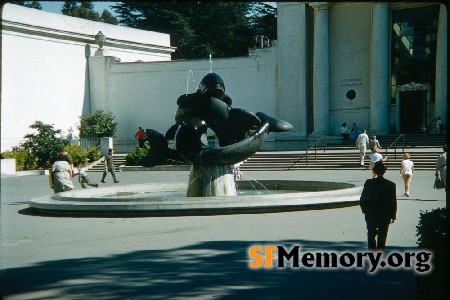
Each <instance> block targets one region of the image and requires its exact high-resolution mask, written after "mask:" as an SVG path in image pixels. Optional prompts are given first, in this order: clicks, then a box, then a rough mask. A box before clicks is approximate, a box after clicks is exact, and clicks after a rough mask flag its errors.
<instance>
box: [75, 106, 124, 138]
mask: <svg viewBox="0 0 450 300" xmlns="http://www.w3.org/2000/svg"><path fill="white" fill-rule="evenodd" d="M117 124H118V123H117V122H116V121H115V117H114V116H113V114H112V112H105V111H103V110H102V109H96V110H95V112H94V114H88V115H84V116H81V117H80V126H78V127H77V128H78V130H79V131H80V138H91V139H96V138H102V137H114V136H115V134H116V131H117Z"/></svg>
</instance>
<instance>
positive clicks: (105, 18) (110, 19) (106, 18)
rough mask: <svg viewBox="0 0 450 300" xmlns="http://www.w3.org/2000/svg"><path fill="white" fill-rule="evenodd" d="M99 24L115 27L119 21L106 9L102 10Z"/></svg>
mask: <svg viewBox="0 0 450 300" xmlns="http://www.w3.org/2000/svg"><path fill="white" fill-rule="evenodd" d="M99 21H100V22H103V23H108V24H113V25H117V24H118V23H119V21H118V20H117V18H116V17H115V16H113V15H112V14H111V12H110V11H109V10H107V9H104V10H103V12H102V15H101V16H100V20H99Z"/></svg>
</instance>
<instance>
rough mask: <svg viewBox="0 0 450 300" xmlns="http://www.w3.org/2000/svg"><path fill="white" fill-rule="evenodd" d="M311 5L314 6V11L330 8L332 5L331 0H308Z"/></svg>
mask: <svg viewBox="0 0 450 300" xmlns="http://www.w3.org/2000/svg"><path fill="white" fill-rule="evenodd" d="M308 4H309V6H311V7H312V8H314V11H316V10H328V8H329V7H330V6H331V3H330V2H308Z"/></svg>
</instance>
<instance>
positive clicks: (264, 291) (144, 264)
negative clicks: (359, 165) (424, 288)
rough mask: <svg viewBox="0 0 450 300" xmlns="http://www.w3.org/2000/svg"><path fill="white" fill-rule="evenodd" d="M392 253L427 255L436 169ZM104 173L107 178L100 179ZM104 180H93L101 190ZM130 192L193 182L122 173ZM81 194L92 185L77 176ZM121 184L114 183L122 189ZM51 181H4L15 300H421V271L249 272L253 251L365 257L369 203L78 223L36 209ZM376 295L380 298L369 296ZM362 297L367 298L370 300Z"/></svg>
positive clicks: (4, 260) (4, 257) (403, 204)
mask: <svg viewBox="0 0 450 300" xmlns="http://www.w3.org/2000/svg"><path fill="white" fill-rule="evenodd" d="M398 171H399V170H397V169H389V170H388V172H387V173H386V175H385V177H386V178H388V179H390V180H392V181H394V182H395V183H396V184H397V195H398V214H397V221H396V222H395V223H394V224H392V225H391V227H390V231H389V235H388V240H387V246H388V247H387V251H388V252H392V251H399V252H405V251H414V250H417V244H416V242H417V237H416V226H417V224H418V221H419V216H420V211H427V210H428V211H430V210H432V209H435V208H438V207H444V206H445V205H446V202H445V192H444V191H442V190H441V191H437V190H434V189H433V187H432V186H433V181H434V172H433V171H417V172H415V173H414V177H413V180H412V185H411V191H410V197H409V198H407V197H406V196H402V195H403V193H404V190H403V182H402V181H401V179H400V177H399V172H398ZM244 176H245V179H250V180H251V179H255V180H264V179H266V180H268V179H281V180H312V181H315V180H319V181H336V182H349V183H354V184H357V185H363V184H364V182H365V180H366V179H368V178H370V177H371V173H370V171H368V170H362V169H358V170H350V171H338V170H329V171H310V170H308V171H288V172H245V174H244ZM96 177H98V178H96ZM100 177H101V174H92V175H91V178H92V181H94V182H99V181H100ZM117 177H118V180H120V184H121V185H122V184H134V183H146V182H161V183H166V182H181V183H183V182H186V184H187V179H188V172H186V171H158V172H138V171H136V172H120V173H117ZM74 184H75V186H76V188H80V189H81V186H80V185H79V183H78V182H77V180H74ZM112 185H114V183H112V180H111V178H107V183H106V184H101V186H100V187H102V186H112ZM51 193H52V191H51V190H50V189H49V186H48V178H47V176H21V177H2V181H1V199H2V203H1V240H0V251H1V264H2V265H1V269H2V271H1V275H2V281H1V293H2V295H3V297H4V299H92V298H95V299H210V298H214V299H252V298H253V299H326V298H333V299H361V298H362V297H363V298H364V299H379V298H380V297H382V298H383V299H415V272H414V269H413V268H410V269H392V268H385V269H381V270H379V271H378V272H374V273H376V274H372V273H370V272H368V271H367V270H365V269H344V268H342V267H341V268H335V269H332V270H324V269H320V268H314V267H312V268H307V267H304V266H302V265H301V266H300V267H298V268H294V267H286V268H271V269H264V268H260V269H252V268H250V267H249V262H250V257H249V256H248V249H249V248H250V247H252V246H254V245H283V246H285V247H286V248H290V247H291V246H295V245H296V246H300V251H301V252H302V253H304V252H313V253H314V252H319V251H321V252H331V251H338V252H341V251H347V252H353V253H355V252H356V251H364V250H366V244H367V243H366V231H365V222H364V216H363V214H362V213H361V209H360V208H359V206H355V207H350V208H339V209H328V210H312V211H300V212H288V213H270V214H242V215H223V216H197V217H195V216H189V217H142V218H71V217H48V216H42V215H36V214H34V213H33V211H31V210H30V209H29V207H28V204H27V201H28V200H29V199H31V198H34V197H39V196H44V195H48V194H51ZM368 291H370V292H368ZM362 295H363V296H362Z"/></svg>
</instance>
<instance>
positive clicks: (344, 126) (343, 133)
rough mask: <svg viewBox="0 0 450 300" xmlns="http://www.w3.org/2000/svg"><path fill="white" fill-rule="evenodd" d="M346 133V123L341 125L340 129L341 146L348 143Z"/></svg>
mask: <svg viewBox="0 0 450 300" xmlns="http://www.w3.org/2000/svg"><path fill="white" fill-rule="evenodd" d="M347 132H348V129H347V123H342V127H341V135H342V137H343V139H342V144H345V143H347V142H348V138H349V136H350V134H348V133H347Z"/></svg>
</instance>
